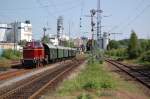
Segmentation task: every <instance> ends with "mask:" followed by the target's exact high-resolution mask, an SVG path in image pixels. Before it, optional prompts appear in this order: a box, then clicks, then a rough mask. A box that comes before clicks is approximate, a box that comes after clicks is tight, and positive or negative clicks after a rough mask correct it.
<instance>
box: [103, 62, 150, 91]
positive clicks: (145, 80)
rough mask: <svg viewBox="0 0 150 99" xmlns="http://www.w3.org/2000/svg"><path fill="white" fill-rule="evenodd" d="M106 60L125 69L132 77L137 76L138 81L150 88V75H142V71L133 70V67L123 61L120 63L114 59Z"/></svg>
mask: <svg viewBox="0 0 150 99" xmlns="http://www.w3.org/2000/svg"><path fill="white" fill-rule="evenodd" d="M105 61H106V62H108V63H110V64H112V65H113V66H115V67H117V68H119V69H120V70H122V71H124V72H125V73H127V74H128V75H130V76H131V77H133V78H135V79H136V80H137V81H139V82H140V83H142V84H143V85H144V86H146V87H147V88H149V89H150V79H149V77H148V76H146V75H142V74H141V73H139V72H137V71H135V70H133V68H131V67H129V66H125V64H124V65H123V64H122V63H118V62H116V61H112V60H108V59H106V60H105ZM137 75H138V76H137Z"/></svg>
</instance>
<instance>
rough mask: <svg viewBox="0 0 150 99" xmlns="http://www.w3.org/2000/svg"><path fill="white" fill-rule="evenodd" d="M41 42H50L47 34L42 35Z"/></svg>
mask: <svg viewBox="0 0 150 99" xmlns="http://www.w3.org/2000/svg"><path fill="white" fill-rule="evenodd" d="M42 42H43V43H51V42H50V40H49V37H48V35H46V36H44V37H43V38H42Z"/></svg>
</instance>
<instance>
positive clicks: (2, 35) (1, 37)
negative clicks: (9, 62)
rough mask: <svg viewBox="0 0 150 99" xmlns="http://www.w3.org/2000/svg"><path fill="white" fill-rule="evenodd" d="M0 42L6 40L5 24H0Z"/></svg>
mask: <svg viewBox="0 0 150 99" xmlns="http://www.w3.org/2000/svg"><path fill="white" fill-rule="evenodd" d="M0 27H1V29H0V42H6V29H5V28H6V27H7V24H0Z"/></svg>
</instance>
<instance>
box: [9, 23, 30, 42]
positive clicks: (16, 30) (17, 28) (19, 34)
mask: <svg viewBox="0 0 150 99" xmlns="http://www.w3.org/2000/svg"><path fill="white" fill-rule="evenodd" d="M8 27H11V28H12V29H8V30H7V33H6V34H7V41H8V42H14V41H16V42H20V41H22V40H26V41H31V40H32V25H31V24H30V22H29V21H26V22H24V23H22V22H15V23H11V24H8Z"/></svg>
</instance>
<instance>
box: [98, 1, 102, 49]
mask: <svg viewBox="0 0 150 99" xmlns="http://www.w3.org/2000/svg"><path fill="white" fill-rule="evenodd" d="M101 13H102V10H101V5H100V0H97V45H98V47H99V48H102V43H103V41H102V34H101V27H102V26H101V19H102V17H101Z"/></svg>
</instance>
